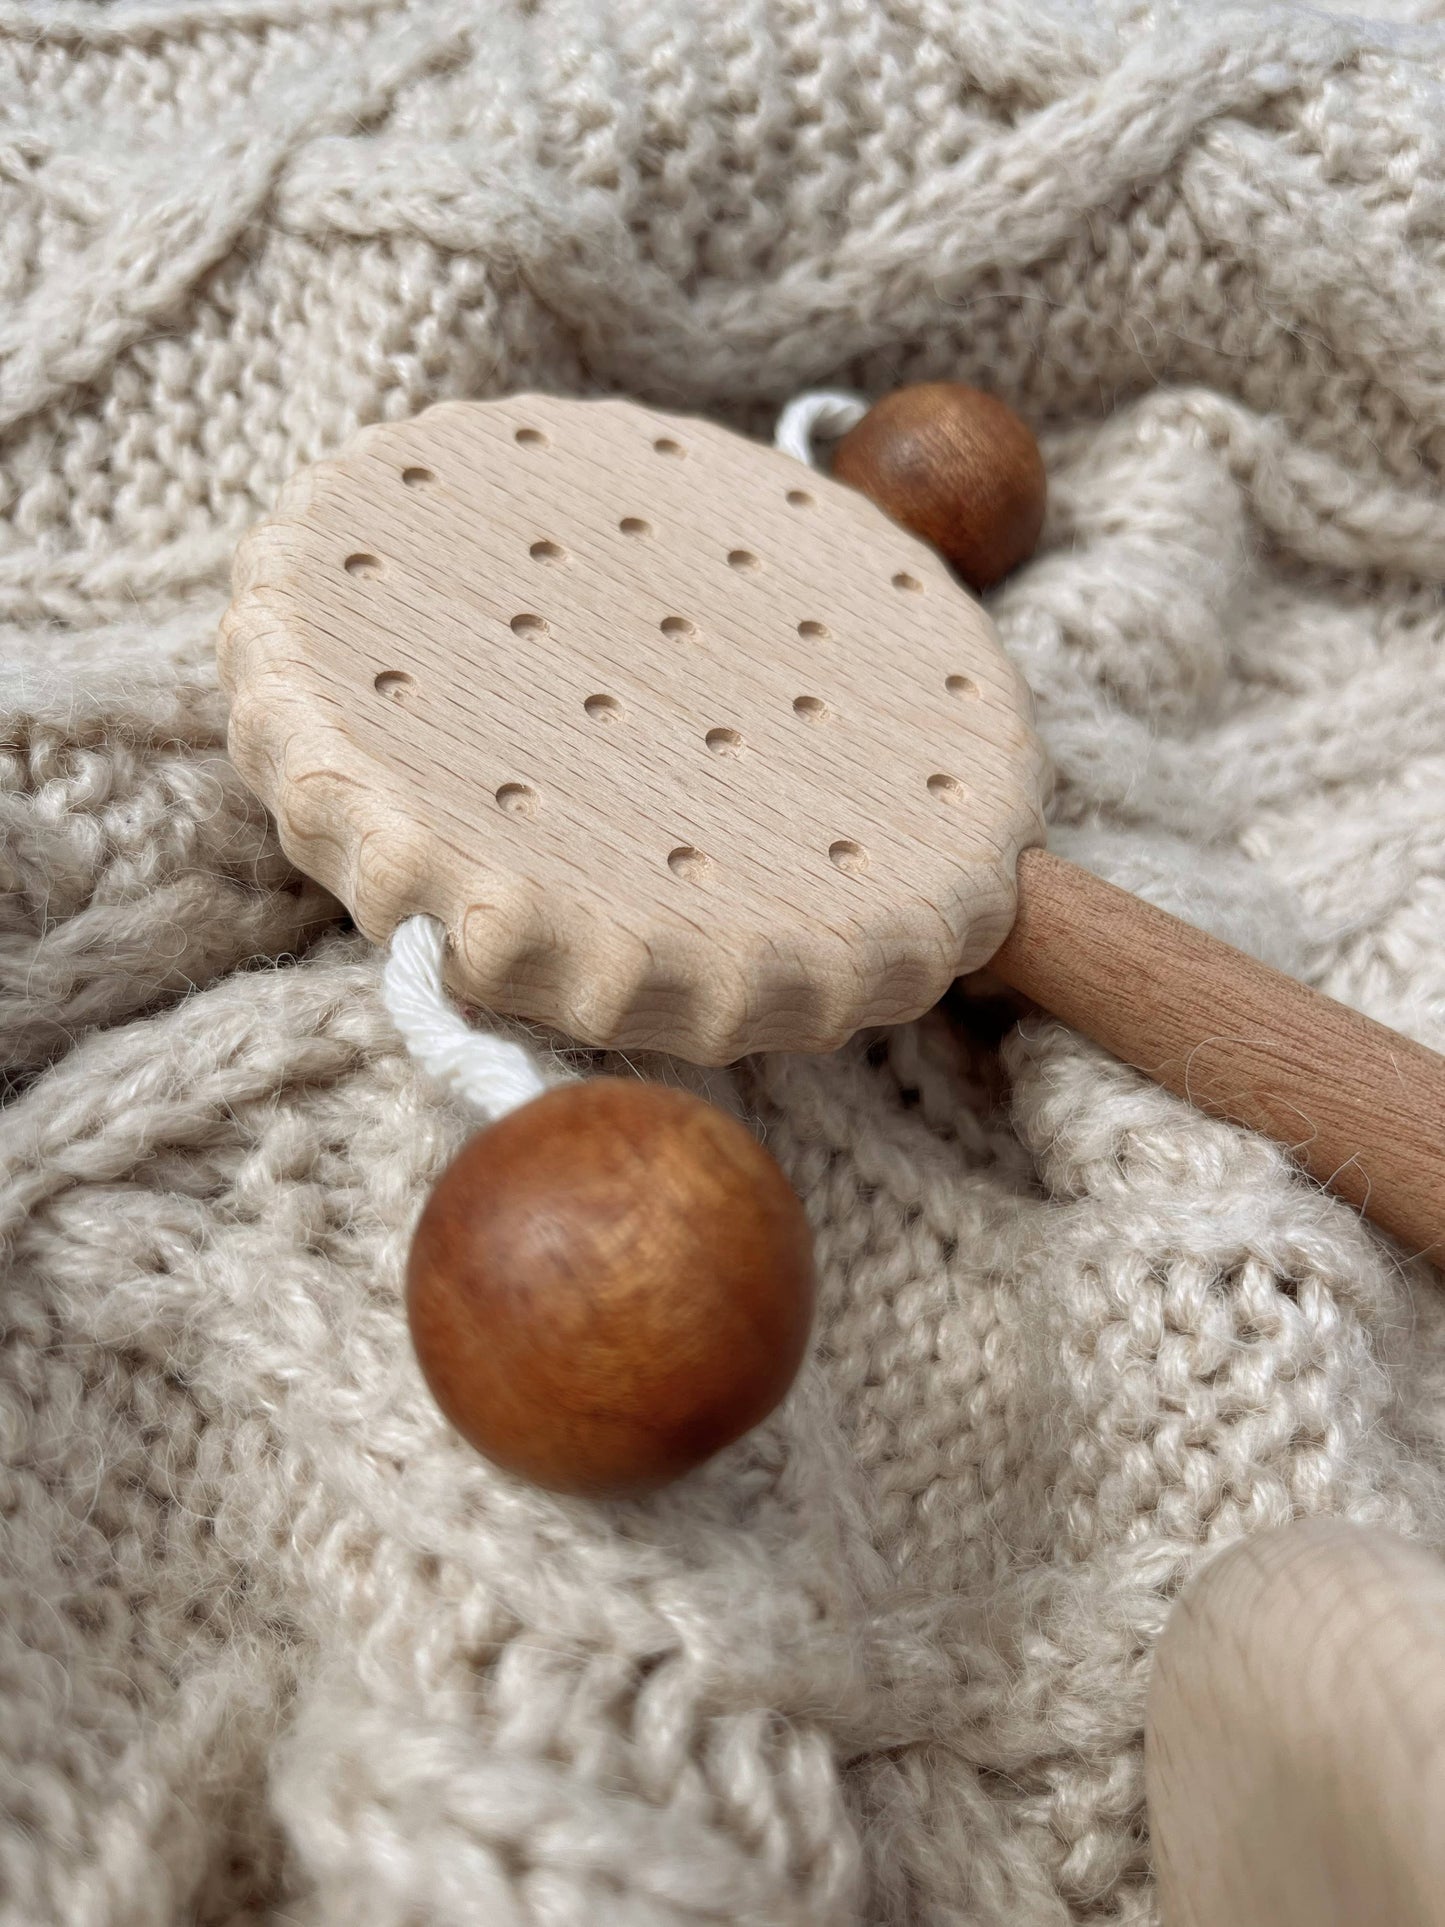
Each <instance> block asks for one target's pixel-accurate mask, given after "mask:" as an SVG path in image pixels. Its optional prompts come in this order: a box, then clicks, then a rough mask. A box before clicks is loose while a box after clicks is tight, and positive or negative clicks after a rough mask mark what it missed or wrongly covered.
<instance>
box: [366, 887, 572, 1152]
mask: <svg viewBox="0 0 1445 1927" xmlns="http://www.w3.org/2000/svg"><path fill="white" fill-rule="evenodd" d="M446 947H447V933H446V927H445V925H444V924H442V923H441V922H440V921H439V920H438V919H437V918H436V917H408V918H407V920H406V922H405V923H399V924H398V925H397V926H396V929H395V930H394V931H393V932H392V936H391V950H390V953H389V955H388V956H387V960H386V967H385V969H384V970H383V971H382V973H381V995H382V999H383V1001H384V1002H385V1004H386V1008H387V1010H388V1011H389V1012H390V1014H391V1020H392V1022H393V1023H394V1024H395V1025H396V1027H397V1029H398V1030H399V1031H400V1032H401V1037H402V1042H403V1043H404V1044H405V1045H406V1047H407V1050H408V1051H409V1052H410V1054H411V1056H412V1057H413V1058H414V1059H415V1060H416V1062H417V1063H418V1064H419V1065H420V1066H421V1068H422V1069H423V1070H424V1071H426V1072H427V1073H428V1075H429V1076H431V1077H434V1078H436V1079H437V1081H438V1082H439V1083H442V1084H445V1085H446V1086H447V1088H448V1089H449V1090H451V1091H454V1092H455V1093H456V1094H457V1096H458V1097H461V1098H463V1099H464V1100H465V1101H466V1102H467V1103H468V1104H469V1105H471V1107H472V1109H473V1110H475V1111H478V1112H480V1114H481V1115H482V1116H483V1117H485V1118H486V1119H487V1120H488V1121H489V1122H491V1121H493V1120H495V1119H497V1118H499V1117H505V1116H506V1114H507V1112H508V1111H515V1110H516V1109H517V1107H518V1105H520V1104H526V1103H528V1102H529V1101H530V1100H531V1099H532V1098H534V1097H540V1096H541V1094H542V1092H543V1091H545V1090H546V1089H547V1088H548V1086H549V1081H550V1080H549V1079H547V1078H545V1077H544V1076H543V1075H542V1072H541V1071H540V1070H539V1069H538V1066H537V1063H536V1060H535V1059H534V1058H533V1056H532V1054H531V1052H530V1051H528V1050H527V1049H526V1048H525V1047H524V1046H523V1045H521V1044H518V1043H515V1042H514V1041H513V1040H512V1039H511V1038H509V1037H495V1036H493V1035H492V1034H491V1033H490V1032H489V1031H484V1030H473V1029H472V1027H471V1025H470V1024H469V1023H467V1021H466V1019H465V1018H464V1017H463V1016H462V1015H461V1013H460V1011H458V1010H457V1008H456V1006H455V1005H454V1004H453V1003H452V1001H451V998H450V997H449V996H448V994H447V988H446V984H445V982H444V981H443V978H442V960H443V958H444V957H445V955H446Z"/></svg>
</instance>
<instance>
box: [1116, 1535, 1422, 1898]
mask: <svg viewBox="0 0 1445 1927" xmlns="http://www.w3.org/2000/svg"><path fill="white" fill-rule="evenodd" d="M1145 1771H1146V1781H1147V1786H1148V1798H1149V1822H1150V1834H1151V1839H1152V1843H1153V1851H1154V1861H1155V1866H1156V1868H1157V1870H1158V1875H1159V1885H1160V1898H1161V1902H1162V1909H1163V1917H1164V1922H1165V1927H1445V1818H1442V1816H1445V1562H1442V1561H1441V1560H1440V1559H1439V1558H1437V1557H1436V1556H1435V1555H1434V1554H1433V1553H1429V1552H1425V1551H1423V1550H1421V1549H1420V1548H1419V1547H1417V1546H1413V1545H1410V1544H1409V1543H1407V1542H1406V1541H1404V1540H1402V1539H1398V1538H1396V1537H1394V1536H1393V1535H1391V1534H1388V1533H1384V1532H1378V1531H1367V1530H1364V1529H1362V1528H1360V1527H1357V1526H1350V1525H1345V1524H1342V1523H1339V1522H1337V1521H1333V1520H1311V1521H1308V1522H1306V1523H1302V1524H1299V1525H1294V1526H1288V1527H1285V1528H1283V1529H1282V1530H1280V1531H1276V1532H1267V1533H1261V1534H1259V1535H1257V1536H1255V1537H1253V1538H1251V1539H1248V1540H1246V1541H1245V1542H1244V1543H1243V1544H1242V1545H1239V1546H1236V1547H1235V1548H1233V1549H1232V1550H1231V1551H1229V1552H1227V1553H1225V1554H1224V1555H1223V1556H1222V1557H1220V1558H1219V1559H1218V1560H1216V1561H1215V1562H1214V1563H1213V1564H1212V1565H1210V1566H1208V1567H1206V1569H1205V1571H1204V1573H1203V1575H1202V1576H1201V1577H1200V1578H1199V1579H1198V1580H1197V1581H1196V1583H1195V1584H1194V1585H1193V1587H1192V1588H1191V1589H1190V1590H1189V1591H1188V1592H1187V1593H1186V1594H1185V1596H1184V1597H1183V1599H1182V1600H1181V1601H1180V1602H1179V1604H1178V1605H1176V1606H1175V1608H1174V1610H1173V1612H1172V1613H1171V1615H1170V1618H1169V1621H1168V1624H1167V1625H1166V1627H1165V1630H1164V1634H1163V1637H1162V1639H1161V1641H1160V1644H1159V1647H1158V1650H1157V1653H1156V1656H1155V1662H1154V1672H1153V1676H1152V1679H1151V1683H1150V1690H1149V1708H1148V1722H1147V1732H1146V1739H1145Z"/></svg>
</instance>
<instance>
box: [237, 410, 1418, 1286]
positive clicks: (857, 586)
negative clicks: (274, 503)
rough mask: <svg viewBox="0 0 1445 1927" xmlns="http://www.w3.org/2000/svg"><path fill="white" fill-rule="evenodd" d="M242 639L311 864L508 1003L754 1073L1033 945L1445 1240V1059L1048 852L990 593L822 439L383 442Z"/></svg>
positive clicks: (1118, 1015) (1022, 715) (527, 417)
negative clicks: (845, 471) (831, 459)
mask: <svg viewBox="0 0 1445 1927" xmlns="http://www.w3.org/2000/svg"><path fill="white" fill-rule="evenodd" d="M220 662H221V673H222V676H223V679H224V681H225V683H226V686H227V688H228V690H229V692H230V695H231V700H232V709H231V728H230V746H231V754H232V757H233V759H234V760H235V762H236V765H237V767H238V768H239V769H240V771H241V774H242V775H243V776H244V777H245V778H246V780H247V781H248V782H249V783H250V784H251V786H252V787H253V788H254V789H255V790H256V791H257V792H258V794H259V795H260V796H261V797H262V798H263V799H264V800H265V802H266V803H267V804H269V805H270V807H271V809H272V810H273V811H274V812H275V814H276V818H277V822H278V824H279V827H280V834H281V840H282V842H283V844H284V846H285V848H286V850H287V852H288V853H289V854H290V855H291V856H292V857H293V859H294V860H295V861H296V862H297V863H298V864H299V865H300V866H301V868H302V869H304V870H306V871H307V872H309V874H311V875H312V876H314V877H316V878H317V879H318V880H319V881H321V882H322V883H324V884H326V885H327V886H328V887H329V888H330V889H331V890H333V891H334V892H335V893H336V894H337V895H338V896H339V897H340V898H341V899H342V900H343V901H344V902H345V903H346V904H347V906H348V907H349V908H350V910H351V912H352V914H353V916H354V917H355V919H356V921H357V923H358V925H359V926H360V928H361V929H362V930H364V931H365V932H366V934H367V935H368V936H370V937H372V938H374V939H375V940H376V941H378V942H383V941H385V940H386V939H387V938H388V937H389V935H390V933H391V931H392V930H393V929H394V927H395V926H396V924H397V922H398V921H399V920H401V919H402V918H404V917H407V916H410V915H412V914H414V913H416V912H427V913H430V914H431V915H434V916H436V917H438V918H440V919H442V920H443V921H444V922H445V924H446V927H447V930H448V933H449V936H450V949H449V972H450V979H451V982H452V985H453V987H454V988H455V989H456V990H457V991H458V992H459V993H460V994H461V995H462V996H463V997H465V998H467V999H468V1000H470V1001H471V1002H473V1003H475V1004H478V1005H482V1006H485V1007H489V1008H492V1009H494V1010H498V1011H503V1012H516V1013H518V1014H520V1015H522V1016H525V1017H528V1018H532V1019H536V1020H540V1021H542V1022H544V1023H547V1024H551V1025H554V1026H556V1027H557V1028H559V1029H561V1030H563V1031H566V1032H569V1033H570V1034H571V1035H573V1036H574V1037H577V1038H579V1039H580V1040H582V1041H583V1042H586V1043H591V1044H611V1045H616V1046H620V1047H623V1048H630V1047H651V1048H657V1049H662V1050H671V1051H676V1052H678V1053H679V1054H680V1055H682V1056H685V1057H689V1058H691V1059H693V1060H694V1061H697V1062H700V1063H721V1062H726V1061H728V1060H730V1059H732V1058H735V1057H737V1056H739V1055H741V1054H742V1053H743V1052H745V1051H750V1050H766V1049H790V1050H828V1049H832V1048H834V1047H835V1046H837V1045H838V1044H840V1043H842V1042H843V1040H844V1039H845V1038H847V1037H848V1036H850V1035H851V1034H852V1033H853V1032H854V1031H856V1030H858V1029H860V1028H862V1027H863V1026H866V1025H875V1024H888V1023H898V1022H902V1021H904V1020H906V1019H908V1018H911V1017H914V1016H917V1015H918V1014H919V1013H920V1012H922V1011H923V1010H926V1009H927V1008H928V1007H929V1006H930V1005H931V1004H933V1003H934V1002H935V1001H936V1000H937V999H938V998H939V997H940V996H941V995H942V993H943V991H944V990H945V989H946V988H947V986H948V984H949V983H950V982H951V980H952V979H953V978H954V977H955V976H958V975H960V974H961V973H963V972H964V971H966V970H969V969H972V968H974V967H975V966H977V965H980V964H982V963H984V962H985V961H986V960H988V959H989V958H991V957H995V953H997V956H996V961H995V968H996V969H997V970H998V971H999V972H1000V973H1001V974H1003V975H1004V976H1006V977H1008V978H1009V979H1010V980H1011V981H1012V982H1013V983H1015V984H1016V985H1018V986H1019V987H1020V988H1022V989H1023V990H1025V991H1026V992H1027V993H1028V994H1029V995H1031V996H1033V997H1034V998H1035V999H1036V1000H1037V1001H1039V1002H1040V1003H1042V1004H1044V1005H1045V1007H1047V1008H1049V1009H1051V1010H1054V1011H1056V1012H1058V1014H1059V1015H1061V1016H1063V1017H1065V1018H1067V1019H1068V1020H1069V1021H1070V1022H1072V1023H1074V1024H1077V1025H1078V1026H1079V1027H1080V1028H1082V1029H1084V1030H1086V1031H1088V1032H1090V1033H1091V1034H1092V1035H1093V1036H1095V1037H1097V1038H1099V1039H1100V1040H1101V1041H1102V1042H1104V1043H1105V1044H1107V1045H1108V1046H1109V1048H1110V1049H1112V1050H1114V1051H1116V1052H1117V1053H1118V1054H1119V1055H1120V1056H1122V1057H1124V1058H1126V1059H1127V1060H1128V1061H1129V1062H1131V1063H1134V1064H1136V1065H1138V1066H1140V1068H1142V1069H1143V1070H1145V1071H1147V1072H1149V1073H1150V1074H1151V1075H1153V1076H1156V1077H1158V1078H1160V1079H1161V1081H1163V1082H1165V1083H1167V1084H1169V1085H1170V1086H1171V1087H1172V1088H1173V1089H1176V1090H1180V1091H1183V1092H1185V1093H1186V1094H1187V1095H1190V1096H1193V1097H1196V1098H1198V1100H1199V1101H1200V1102H1201V1103H1204V1104H1205V1105H1207V1106H1208V1107H1209V1108H1210V1109H1213V1110H1217V1111H1219V1112H1221V1113H1222V1114H1224V1115H1226V1116H1229V1117H1232V1118H1235V1119H1238V1120H1239V1121H1241V1122H1244V1123H1247V1124H1250V1125H1253V1126H1256V1127H1257V1128H1259V1129H1262V1130H1266V1131H1270V1132H1272V1133H1273V1134H1274V1135H1275V1136H1277V1137H1281V1138H1282V1139H1283V1140H1284V1141H1285V1142H1286V1143H1287V1144H1289V1145H1291V1146H1292V1147H1293V1148H1294V1149H1295V1150H1296V1152H1297V1155H1298V1156H1299V1158H1300V1161H1301V1162H1302V1163H1303V1164H1304V1165H1305V1167H1306V1168H1307V1169H1308V1170H1310V1171H1311V1172H1312V1173H1313V1174H1314V1175H1315V1176H1316V1177H1317V1178H1319V1179H1320V1180H1321V1182H1324V1183H1333V1184H1334V1185H1335V1186H1336V1188H1337V1189H1339V1190H1340V1191H1341V1192H1342V1193H1343V1195H1344V1196H1346V1197H1347V1198H1349V1199H1351V1200H1352V1201H1353V1202H1355V1203H1356V1204H1361V1205H1363V1206H1364V1208H1365V1209H1367V1210H1368V1211H1370V1212H1371V1214H1372V1215H1373V1216H1375V1217H1376V1218H1377V1219H1378V1220H1379V1222H1380V1223H1381V1224H1383V1225H1385V1226H1386V1227H1387V1228H1388V1229H1390V1230H1391V1231H1393V1232H1395V1233H1396V1234H1397V1235H1398V1236H1399V1237H1400V1238H1402V1239H1403V1240H1404V1241H1405V1243H1406V1244H1407V1245H1408V1246H1410V1247H1411V1249H1412V1250H1422V1249H1437V1248H1445V1245H1442V1240H1445V1205H1442V1196H1445V1059H1441V1058H1439V1057H1436V1056H1434V1055H1433V1054H1432V1053H1430V1052H1428V1051H1424V1050H1421V1049H1420V1048H1419V1047H1418V1046H1414V1045H1410V1044H1407V1043H1406V1042H1405V1041H1404V1040H1402V1039H1400V1038H1397V1037H1395V1036H1393V1035H1392V1034H1391V1033H1389V1032H1387V1031H1384V1030H1382V1029H1381V1028H1380V1027H1379V1026H1377V1025H1370V1024H1367V1023H1366V1022H1365V1021H1364V1020H1363V1019H1360V1018H1357V1017H1354V1016H1353V1015H1352V1014H1351V1013H1349V1012H1347V1011H1344V1010H1342V1009H1340V1008H1339V1007H1338V1006H1336V1005H1333V1004H1330V1003H1329V1002H1328V1001H1327V1000H1325V999H1324V998H1321V997H1318V996H1317V995H1315V994H1314V993H1312V992H1309V991H1306V990H1303V989H1302V988H1301V987H1300V986H1298V985H1295V984H1290V983H1288V982H1286V981H1285V980H1284V979H1282V978H1279V977H1277V976H1274V975H1273V974H1272V973H1270V972H1268V971H1266V970H1264V969H1263V967H1262V966H1260V965H1258V964H1255V963H1253V962H1251V961H1250V960H1249V959H1247V958H1244V957H1242V956H1241V955H1240V954H1239V953H1238V952H1236V951H1232V950H1230V949H1228V947H1227V946H1225V945H1222V944H1218V943H1214V942H1213V941H1212V940H1211V939H1208V938H1205V937H1202V936H1200V935H1199V934H1198V933H1197V932H1194V931H1191V930H1189V929H1187V928H1186V926H1184V925H1182V924H1180V923H1177V922H1175V921H1174V920H1173V919H1171V918H1168V917H1165V916H1163V915H1162V914H1161V913H1160V912H1157V911H1153V910H1150V909H1147V908H1146V907H1145V906H1143V905H1141V904H1139V903H1137V902H1135V901H1134V900H1133V899H1131V898H1128V897H1126V896H1124V895H1123V894H1122V893H1121V892H1118V891H1114V890H1110V889H1109V888H1108V886H1106V885H1104V884H1101V883H1099V882H1097V881H1096V880H1094V879H1092V878H1090V877H1088V876H1086V875H1085V874H1084V873H1083V872H1080V871H1077V870H1074V869H1072V868H1071V867H1070V866H1069V865H1067V864H1063V863H1060V862H1058V861H1057V860H1056V859H1053V858H1050V857H1048V856H1047V855H1046V854H1045V853H1044V852H1043V851H1042V850H1041V849H1039V848H1038V846H1039V845H1041V844H1042V843H1043V840H1044V826H1043V814H1042V803H1043V787H1044V782H1045V769H1044V759H1043V755H1042V752H1041V750H1040V747H1039V743H1038V740H1037V738H1036V737H1035V735H1034V732H1033V729H1032V726H1031V720H1030V718H1031V705H1030V699H1029V694H1028V691H1027V689H1026V688H1025V687H1024V685H1023V683H1022V681H1021V680H1020V677H1019V675H1018V672H1017V671H1016V670H1015V669H1014V668H1013V666H1012V664H1011V663H1010V662H1009V661H1008V659H1007V657H1006V656H1005V655H1004V653H1003V651H1002V650H1001V648H1000V647H999V645H998V640H997V637H996V636H995V634H994V631H993V629H992V627H991V625H990V623H989V621H988V618H987V617H986V616H985V615H984V613H983V611H982V610H981V609H980V608H979V606H978V604H977V603H976V602H975V601H974V600H973V599H972V597H971V596H969V595H968V594H967V593H966V591H965V590H964V589H963V588H962V587H960V585H959V584H958V582H957V581H956V580H955V578H954V577H953V576H952V575H951V574H950V572H949V570H948V568H947V567H946V566H945V564H944V563H943V561H942V560H941V558H940V557H939V556H938V555H937V554H936V553H935V551H934V550H932V549H931V548H929V547H928V546H927V545H926V544H925V543H923V542H922V541H920V540H918V539H917V537H915V536H913V535H910V534H909V533H908V532H907V531H905V530H904V529H902V528H900V527H899V526H898V525H897V524H896V523H895V522H893V521H891V520H889V518H888V517H887V516H886V515H884V514H883V513H882V512H881V510H880V509H878V508H877V507H876V506H875V505H874V504H873V503H872V502H870V501H868V500H867V499H866V498H865V497H864V496H863V495H861V494H859V493H857V492H856V491H855V490H853V489H851V488H847V487H845V486H843V485H842V484H841V483H839V482H836V481H833V480H832V479H831V478H829V477H827V476H822V475H817V474H815V473H814V472H813V471H812V470H809V469H805V468H802V467H801V466H799V465H798V464H796V463H795V462H793V461H792V460H791V459H790V458H789V457H787V456H785V455H782V454H779V453H777V452H776V451H774V450H772V449H770V448H765V447H762V446H759V445H758V444H756V443H753V442H749V441H745V440H743V439H741V438H740V437H738V436H736V435H732V434H729V433H728V432H727V431H726V430H724V429H721V428H719V427H717V426H715V425H714V424H711V423H708V422H704V421H698V420H693V419H684V418H680V417H677V416H671V415H665V414H659V413H657V412H655V411H653V410H649V409H645V408H640V407H636V406H633V405H631V404H628V403H623V402H616V401H599V402H574V401H564V400H559V399H557V398H556V397H550V396H541V395H518V396H512V397H510V398H508V399H506V400H503V401H495V402H451V403H444V404H442V405H441V406H439V407H436V408H433V409H431V410H429V411H428V412H427V413H426V414H424V415H422V416H420V417H418V418H417V419H416V420H415V421H410V422H405V423H400V424H386V425H382V426H379V427H374V428H369V429H367V430H365V431H364V432H363V433H362V434H361V435H359V436H358V437H357V438H356V440H355V441H354V442H353V443H352V444H351V445H350V447H349V448H348V449H346V450H345V451H344V452H343V453H342V455H341V456H339V457H338V458H337V459H336V460H335V461H331V462H323V463H320V464H318V465H317V466H316V467H314V468H311V469H308V470H306V471H304V472H303V473H302V474H300V475H298V476H297V477H295V478H294V479H293V481H292V482H291V483H290V484H289V485H288V487H287V488H286V490H285V492H284V493H283V496H282V499H281V502H280V504H279V507H278V509H277V512H276V514H275V515H274V516H273V517H272V518H271V519H270V520H269V521H267V522H264V523H263V524H261V526H260V527H259V528H257V529H255V530H253V531H252V533H251V534H250V535H249V536H248V537H247V538H246V540H245V541H244V542H243V543H242V545H241V547H240V550H239V551H238V554H237V558H236V566H235V574H234V597H233V600H232V604H231V608H230V610H229V612H228V614H227V617H226V620H225V623H224V625H223V628H222V634H221V638H220ZM1021 856H1022V860H1021ZM1016 913H1017V917H1018V921H1017V923H1015V915H1016ZM1011 927H1012V931H1013V934H1012V935H1010V934H1009V933H1010V929H1011ZM1005 939H1007V941H1005ZM1000 946H1002V948H1000Z"/></svg>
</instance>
